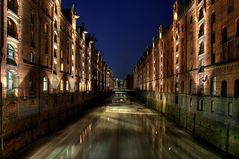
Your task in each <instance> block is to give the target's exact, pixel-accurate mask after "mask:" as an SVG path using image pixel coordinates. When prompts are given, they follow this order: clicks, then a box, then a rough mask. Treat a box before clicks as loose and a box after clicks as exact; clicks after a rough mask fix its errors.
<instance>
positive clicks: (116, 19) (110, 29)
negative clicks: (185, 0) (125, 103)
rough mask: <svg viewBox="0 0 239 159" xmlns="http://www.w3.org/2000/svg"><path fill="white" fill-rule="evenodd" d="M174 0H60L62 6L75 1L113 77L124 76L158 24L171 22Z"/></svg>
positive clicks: (153, 34)
mask: <svg viewBox="0 0 239 159" xmlns="http://www.w3.org/2000/svg"><path fill="white" fill-rule="evenodd" d="M174 2H175V0H62V7H63V8H67V7H71V5H72V4H75V6H76V8H77V13H78V15H80V20H79V24H81V23H84V25H85V26H86V28H87V31H88V32H89V33H93V34H95V36H96V39H97V43H96V47H97V49H99V50H100V52H101V54H102V55H103V57H104V59H105V61H106V63H107V64H108V65H109V66H110V67H111V68H112V70H113V73H114V75H115V77H117V78H120V79H125V77H126V75H127V74H128V73H132V71H133V66H134V64H136V63H137V61H138V59H139V58H140V57H141V56H142V55H143V53H144V51H145V50H146V47H147V46H150V47H151V45H152V37H153V36H157V35H158V28H159V25H160V24H163V25H164V26H168V25H170V24H171V23H172V12H173V4H174Z"/></svg>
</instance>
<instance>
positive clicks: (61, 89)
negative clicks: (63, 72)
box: [60, 80, 64, 93]
mask: <svg viewBox="0 0 239 159" xmlns="http://www.w3.org/2000/svg"><path fill="white" fill-rule="evenodd" d="M60 91H61V93H62V92H63V91H64V83H63V80H61V82H60Z"/></svg>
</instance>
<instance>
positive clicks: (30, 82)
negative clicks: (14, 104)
mask: <svg viewBox="0 0 239 159" xmlns="http://www.w3.org/2000/svg"><path fill="white" fill-rule="evenodd" d="M29 93H30V95H34V94H35V90H34V79H33V76H32V75H30V78H29Z"/></svg>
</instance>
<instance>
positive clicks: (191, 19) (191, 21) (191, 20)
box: [190, 16, 193, 24]
mask: <svg viewBox="0 0 239 159" xmlns="http://www.w3.org/2000/svg"><path fill="white" fill-rule="evenodd" d="M192 23H193V17H192V16H191V17H190V24H192Z"/></svg>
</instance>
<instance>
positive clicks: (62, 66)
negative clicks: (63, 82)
mask: <svg viewBox="0 0 239 159" xmlns="http://www.w3.org/2000/svg"><path fill="white" fill-rule="evenodd" d="M61 71H64V64H63V63H61Z"/></svg>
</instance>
